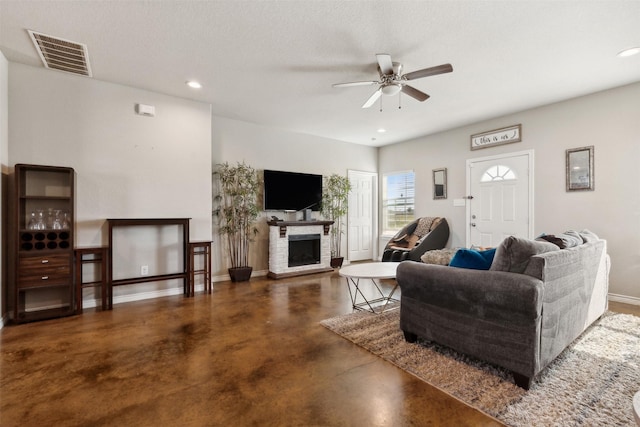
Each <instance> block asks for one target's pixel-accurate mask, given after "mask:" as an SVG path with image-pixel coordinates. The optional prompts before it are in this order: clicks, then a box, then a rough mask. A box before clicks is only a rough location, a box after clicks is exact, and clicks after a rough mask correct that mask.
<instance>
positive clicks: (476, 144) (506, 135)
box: [471, 124, 522, 150]
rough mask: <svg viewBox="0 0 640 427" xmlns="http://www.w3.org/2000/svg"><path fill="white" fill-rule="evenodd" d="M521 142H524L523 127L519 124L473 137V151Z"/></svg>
mask: <svg viewBox="0 0 640 427" xmlns="http://www.w3.org/2000/svg"><path fill="white" fill-rule="evenodd" d="M520 141H522V125H521V124H518V125H514V126H508V127H506V128H500V129H495V130H490V131H488V132H482V133H476V134H474V135H471V149H472V150H479V149H481V148H487V147H495V146H496V145H503V144H511V143H512V142H520Z"/></svg>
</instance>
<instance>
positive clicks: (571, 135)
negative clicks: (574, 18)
mask: <svg viewBox="0 0 640 427" xmlns="http://www.w3.org/2000/svg"><path fill="white" fill-rule="evenodd" d="M639 99H640V83H636V84H632V85H628V86H624V87H620V88H616V89H612V90H608V91H604V92H599V93H595V94H592V95H588V96H584V97H580V98H576V99H572V100H568V101H564V102H560V103H556V104H551V105H548V106H544V107H540V108H536V109H532V110H528V111H523V112H520V113H516V114H511V115H508V116H504V117H500V118H497V119H493V120H488V121H485V122H481V123H476V124H473V125H470V126H465V127H462V128H458V129H454V130H451V131H447V132H443V133H440V134H436V135H431V136H428V137H423V138H418V139H415V140H412V141H408V142H405V143H401V144H396V145H392V146H387V147H383V148H381V149H380V152H379V156H380V157H379V165H380V169H379V171H378V173H379V174H380V176H382V174H383V173H385V172H391V171H397V170H407V169H414V170H415V172H416V213H417V214H418V215H419V216H423V215H432V216H435V215H438V216H445V217H446V218H447V219H448V220H449V221H450V223H451V227H452V237H451V239H450V242H449V243H450V246H453V247H455V246H464V244H465V208H464V207H454V206H453V199H454V198H461V197H463V196H465V195H466V194H465V190H466V188H465V186H466V181H465V179H466V178H465V173H466V172H465V162H466V160H467V159H471V158H477V157H484V156H490V155H495V154H502V153H509V152H515V151H521V150H528V149H533V150H534V151H535V189H534V191H535V208H534V209H535V219H534V223H535V227H534V232H535V234H539V233H542V232H545V233H550V234H554V233H561V232H563V231H566V230H568V229H582V228H588V229H590V230H592V231H594V232H595V233H597V234H598V235H599V236H601V237H603V238H605V239H607V241H608V245H609V254H610V255H611V260H612V270H611V285H610V292H611V293H612V294H617V295H621V296H625V297H630V299H628V300H627V302H638V303H640V287H638V286H637V277H638V275H640V189H639V184H640V167H639V166H638V165H639V164H640V144H638V140H639V138H640V102H638V100H639ZM518 123H521V124H522V134H523V141H522V142H520V143H514V144H508V145H504V146H499V147H492V148H486V149H482V150H477V151H470V149H469V138H470V135H472V134H475V133H480V132H484V131H489V130H492V129H497V128H501V127H505V126H510V125H514V124H518ZM589 145H593V146H595V173H594V175H595V191H588V192H566V191H565V150H566V149H568V148H576V147H582V146H589ZM439 167H446V168H447V172H448V175H447V176H448V198H447V199H446V200H433V199H432V185H433V183H432V178H431V172H432V170H433V169H435V168H439Z"/></svg>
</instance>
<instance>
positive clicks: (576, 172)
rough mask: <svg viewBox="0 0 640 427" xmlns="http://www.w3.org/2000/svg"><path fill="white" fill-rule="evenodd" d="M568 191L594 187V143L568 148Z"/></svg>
mask: <svg viewBox="0 0 640 427" xmlns="http://www.w3.org/2000/svg"><path fill="white" fill-rule="evenodd" d="M566 168H567V169H566V174H567V191H583V190H593V189H594V179H593V178H594V177H593V145H592V146H589V147H580V148H571V149H569V150H567V166H566Z"/></svg>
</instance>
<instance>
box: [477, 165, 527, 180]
mask: <svg viewBox="0 0 640 427" xmlns="http://www.w3.org/2000/svg"><path fill="white" fill-rule="evenodd" d="M513 179H518V178H517V177H516V174H515V173H514V172H513V170H512V169H511V168H510V167H508V166H504V165H495V166H491V167H490V168H489V169H487V170H486V171H485V172H484V173H483V174H482V178H480V182H491V181H506V180H513Z"/></svg>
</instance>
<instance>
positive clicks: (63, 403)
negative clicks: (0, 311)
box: [0, 273, 640, 426]
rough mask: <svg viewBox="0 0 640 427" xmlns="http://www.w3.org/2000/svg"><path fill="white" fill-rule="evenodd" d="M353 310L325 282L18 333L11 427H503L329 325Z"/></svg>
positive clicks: (4, 410)
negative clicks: (324, 321) (326, 321)
mask: <svg viewBox="0 0 640 427" xmlns="http://www.w3.org/2000/svg"><path fill="white" fill-rule="evenodd" d="M611 308H612V309H616V310H617V309H620V311H625V310H627V311H628V312H632V313H635V314H638V313H639V312H640V309H639V308H638V307H634V306H625V305H620V304H616V305H612V307H611ZM348 312H351V306H350V300H349V295H348V292H347V289H346V283H345V282H344V279H341V278H340V277H339V276H338V275H337V273H325V274H318V275H313V276H303V277H298V278H291V279H286V280H279V281H273V280H267V279H260V278H258V279H255V278H254V279H252V280H251V281H250V282H248V283H238V284H232V283H216V284H215V285H214V291H213V293H212V294H210V295H205V294H202V293H198V294H196V296H195V297H194V298H183V297H182V296H175V297H167V298H159V299H155V300H148V301H141V302H135V303H128V304H120V305H116V306H115V307H114V310H113V311H106V312H102V311H98V310H95V311H94V310H93V309H91V310H88V311H87V310H85V313H84V314H82V315H78V316H73V317H68V318H64V319H57V320H49V321H43V322H38V323H31V324H25V325H18V326H7V327H5V328H4V329H2V330H1V331H0V425H1V426H18V425H21V426H107V425H108V426H427V425H429V426H493V425H500V423H499V422H497V421H496V420H494V419H492V418H490V417H489V416H486V415H484V414H482V413H480V412H478V411H477V410H475V409H473V408H471V407H469V406H467V405H465V404H463V403H461V402H459V401H457V400H456V399H454V398H451V397H448V396H447V395H446V394H444V393H442V392H440V391H438V390H436V389H434V388H433V387H431V386H429V385H428V384H426V383H424V382H422V381H420V380H418V379H416V378H414V377H413V376H411V375H409V374H407V373H405V372H403V371H402V370H400V369H398V368H396V367H395V366H393V365H391V364H389V363H387V362H384V361H382V360H381V359H379V358H377V357H375V356H373V355H372V354H370V353H369V352H367V351H366V350H363V349H361V348H359V347H357V346H355V345H354V344H352V343H350V342H348V341H347V340H345V339H343V338H340V337H339V336H337V335H335V334H333V333H332V332H330V331H328V330H326V329H325V328H323V327H322V326H320V325H319V324H318V322H319V321H320V320H322V319H325V318H328V317H332V316H335V315H338V314H343V313H348Z"/></svg>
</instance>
